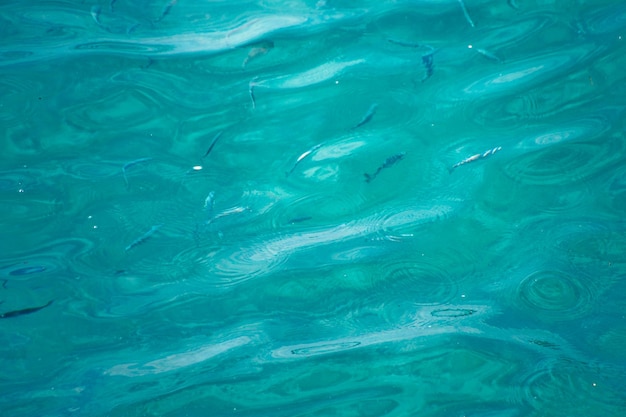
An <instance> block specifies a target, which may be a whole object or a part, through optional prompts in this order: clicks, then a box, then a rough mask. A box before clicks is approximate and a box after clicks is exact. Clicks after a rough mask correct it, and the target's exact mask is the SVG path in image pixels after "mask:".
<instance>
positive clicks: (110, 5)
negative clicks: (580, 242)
mask: <svg viewBox="0 0 626 417" xmlns="http://www.w3.org/2000/svg"><path fill="white" fill-rule="evenodd" d="M116 1H117V0H111V2H110V3H109V7H110V8H111V12H113V5H114V4H115V2H116Z"/></svg>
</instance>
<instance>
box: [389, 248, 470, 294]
mask: <svg viewBox="0 0 626 417" xmlns="http://www.w3.org/2000/svg"><path fill="white" fill-rule="evenodd" d="M448 261H449V260H448V259H431V260H429V261H422V260H416V261H413V262H408V261H398V262H395V263H387V264H385V265H384V268H383V270H384V271H385V275H384V280H383V281H382V283H383V284H384V287H385V292H386V293H388V294H394V295H395V296H396V297H401V298H402V299H403V300H404V299H410V300H411V301H412V302H413V303H414V304H416V305H440V304H446V303H448V302H450V301H451V300H452V299H453V298H454V297H455V296H456V294H457V292H458V288H457V285H456V280H455V279H454V277H453V276H451V275H450V273H449V272H448V271H447V268H446V265H447V263H448Z"/></svg>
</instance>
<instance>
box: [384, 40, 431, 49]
mask: <svg viewBox="0 0 626 417" xmlns="http://www.w3.org/2000/svg"><path fill="white" fill-rule="evenodd" d="M387 42H390V43H393V44H396V45H400V46H406V47H408V48H421V47H422V46H423V45H420V44H419V43H413V42H405V41H399V40H396V39H387Z"/></svg>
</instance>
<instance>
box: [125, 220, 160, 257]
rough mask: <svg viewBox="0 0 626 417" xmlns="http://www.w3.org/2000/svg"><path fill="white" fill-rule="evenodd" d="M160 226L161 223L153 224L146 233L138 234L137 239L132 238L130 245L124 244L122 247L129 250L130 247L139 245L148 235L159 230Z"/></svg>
mask: <svg viewBox="0 0 626 417" xmlns="http://www.w3.org/2000/svg"><path fill="white" fill-rule="evenodd" d="M161 226H163V225H162V224H157V225H154V226H152V227H151V228H150V230H148V231H147V232H146V233H144V234H143V235H141V236H139V237H138V238H137V239H135V240H133V241H132V242H131V243H130V245H128V246H126V247H125V248H124V250H125V251H129V250H131V249H132V248H134V247H135V246H138V245H141V244H142V243H144V242H145V241H146V240H148V239H149V238H150V236H152V235H153V234H154V233H155V232H156V231H157V230H159V229H160V228H161Z"/></svg>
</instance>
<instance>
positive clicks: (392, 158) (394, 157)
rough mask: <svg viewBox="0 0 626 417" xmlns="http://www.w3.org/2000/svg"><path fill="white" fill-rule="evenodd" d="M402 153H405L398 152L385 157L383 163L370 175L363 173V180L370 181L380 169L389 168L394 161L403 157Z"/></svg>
mask: <svg viewBox="0 0 626 417" xmlns="http://www.w3.org/2000/svg"><path fill="white" fill-rule="evenodd" d="M404 155H406V154H405V153H404V152H400V153H397V154H395V155H392V156H390V157H389V158H387V159H385V162H383V164H382V165H381V166H379V167H378V169H377V170H376V172H374V173H373V174H372V175H370V174H367V173H365V174H364V175H365V182H372V181H373V180H374V178H376V176H377V175H378V173H379V172H380V171H382V170H383V169H385V168H389V167H390V166H392V165H394V164H395V163H396V162H398V161H400V160H402V158H404Z"/></svg>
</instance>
